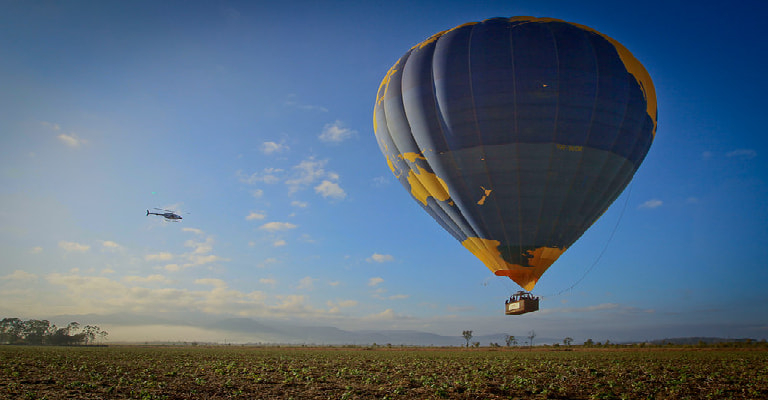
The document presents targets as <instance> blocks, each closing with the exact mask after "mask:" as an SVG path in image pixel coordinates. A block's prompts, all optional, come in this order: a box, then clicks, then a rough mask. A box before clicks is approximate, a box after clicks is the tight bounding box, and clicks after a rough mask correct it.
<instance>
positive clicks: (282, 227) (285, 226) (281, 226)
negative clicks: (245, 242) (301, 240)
mask: <svg viewBox="0 0 768 400" xmlns="http://www.w3.org/2000/svg"><path fill="white" fill-rule="evenodd" d="M296 227H297V225H295V224H292V223H290V222H267V223H266V224H264V225H262V226H260V227H259V229H261V230H263V231H269V232H278V231H286V230H289V229H295V228H296Z"/></svg>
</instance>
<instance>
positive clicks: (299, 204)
mask: <svg viewBox="0 0 768 400" xmlns="http://www.w3.org/2000/svg"><path fill="white" fill-rule="evenodd" d="M291 205H292V206H294V207H298V208H307V207H309V203H307V202H305V201H298V200H294V201H292V202H291Z"/></svg>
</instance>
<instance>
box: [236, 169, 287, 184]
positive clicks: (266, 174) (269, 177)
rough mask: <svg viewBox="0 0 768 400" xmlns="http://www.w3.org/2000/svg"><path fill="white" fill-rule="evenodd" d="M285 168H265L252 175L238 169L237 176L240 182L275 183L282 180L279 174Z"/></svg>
mask: <svg viewBox="0 0 768 400" xmlns="http://www.w3.org/2000/svg"><path fill="white" fill-rule="evenodd" d="M282 173H283V170H282V169H280V168H264V170H262V171H261V172H254V173H252V174H251V175H245V174H243V172H242V171H237V177H238V178H239V179H240V182H243V183H247V184H249V185H253V184H255V183H257V182H261V183H266V184H273V183H277V182H280V177H279V176H278V175H280V174H282Z"/></svg>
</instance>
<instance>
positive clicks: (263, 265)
mask: <svg viewBox="0 0 768 400" xmlns="http://www.w3.org/2000/svg"><path fill="white" fill-rule="evenodd" d="M279 262H280V260H278V259H277V258H274V257H270V258H267V259H265V260H264V261H262V262H260V263H259V264H257V265H256V267H258V268H266V267H267V266H269V265H271V264H277V263H279Z"/></svg>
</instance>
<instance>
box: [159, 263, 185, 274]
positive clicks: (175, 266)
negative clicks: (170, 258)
mask: <svg viewBox="0 0 768 400" xmlns="http://www.w3.org/2000/svg"><path fill="white" fill-rule="evenodd" d="M163 269H164V270H166V271H168V272H177V271H181V266H179V264H167V265H165V266H164V267H163Z"/></svg>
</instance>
